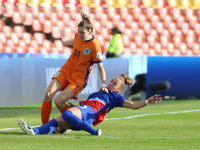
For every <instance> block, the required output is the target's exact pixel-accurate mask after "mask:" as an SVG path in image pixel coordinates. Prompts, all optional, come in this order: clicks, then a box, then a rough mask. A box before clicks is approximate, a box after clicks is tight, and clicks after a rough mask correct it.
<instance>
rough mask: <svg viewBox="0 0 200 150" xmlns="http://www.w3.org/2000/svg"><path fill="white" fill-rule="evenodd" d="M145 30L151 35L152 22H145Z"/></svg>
mask: <svg viewBox="0 0 200 150" xmlns="http://www.w3.org/2000/svg"><path fill="white" fill-rule="evenodd" d="M143 30H144V33H145V34H146V35H149V34H150V31H151V24H150V23H149V22H145V23H144V25H143Z"/></svg>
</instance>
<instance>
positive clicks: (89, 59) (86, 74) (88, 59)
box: [61, 33, 102, 88]
mask: <svg viewBox="0 0 200 150" xmlns="http://www.w3.org/2000/svg"><path fill="white" fill-rule="evenodd" d="M100 62H102V56H101V47H100V45H99V42H98V41H97V39H96V38H95V37H94V38H93V39H92V40H90V41H82V40H81V39H80V38H79V36H78V33H76V34H75V38H74V43H73V52H72V54H71V55H70V57H69V59H68V60H67V61H66V63H65V64H64V65H63V66H62V68H61V70H62V71H63V72H64V73H65V74H66V79H67V80H68V82H69V83H74V84H75V85H79V86H81V87H83V88H84V87H85V85H86V84H87V83H88V81H89V79H90V75H91V73H92V69H93V65H94V63H100Z"/></svg>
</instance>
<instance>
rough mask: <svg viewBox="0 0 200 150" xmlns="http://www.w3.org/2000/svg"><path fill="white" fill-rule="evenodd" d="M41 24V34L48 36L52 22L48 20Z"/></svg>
mask: <svg viewBox="0 0 200 150" xmlns="http://www.w3.org/2000/svg"><path fill="white" fill-rule="evenodd" d="M43 24H44V29H43V32H44V33H45V34H50V33H51V32H52V22H51V21H50V20H45V21H44V23H43Z"/></svg>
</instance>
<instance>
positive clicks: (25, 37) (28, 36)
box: [22, 32, 32, 45]
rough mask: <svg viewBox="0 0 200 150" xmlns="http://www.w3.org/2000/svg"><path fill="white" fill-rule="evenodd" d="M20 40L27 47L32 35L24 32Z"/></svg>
mask: <svg viewBox="0 0 200 150" xmlns="http://www.w3.org/2000/svg"><path fill="white" fill-rule="evenodd" d="M22 40H23V41H25V42H26V44H27V45H30V44H31V41H32V34H31V33H28V32H24V33H23V35H22Z"/></svg>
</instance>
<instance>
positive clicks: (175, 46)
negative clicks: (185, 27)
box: [173, 36, 182, 49]
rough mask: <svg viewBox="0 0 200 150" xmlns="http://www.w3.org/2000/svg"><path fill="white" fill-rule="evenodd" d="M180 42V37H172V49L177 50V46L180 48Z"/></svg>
mask: <svg viewBox="0 0 200 150" xmlns="http://www.w3.org/2000/svg"><path fill="white" fill-rule="evenodd" d="M181 42H182V40H181V38H180V37H178V36H174V37H173V43H174V48H175V49H179V46H180V44H181Z"/></svg>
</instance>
